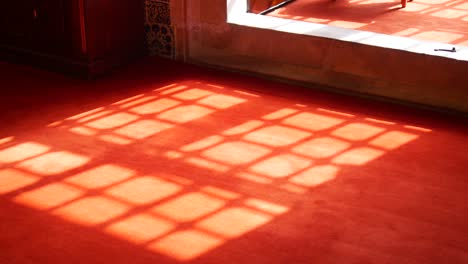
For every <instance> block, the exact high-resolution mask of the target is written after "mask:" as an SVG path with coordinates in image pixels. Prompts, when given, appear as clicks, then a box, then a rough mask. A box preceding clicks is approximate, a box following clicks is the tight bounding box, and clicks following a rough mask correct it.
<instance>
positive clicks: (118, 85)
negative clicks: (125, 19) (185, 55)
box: [0, 58, 468, 264]
mask: <svg viewBox="0 0 468 264" xmlns="http://www.w3.org/2000/svg"><path fill="white" fill-rule="evenodd" d="M0 69H1V72H2V75H3V77H2V87H3V89H2V96H1V108H0V110H1V111H2V119H1V124H0V127H1V130H0V262H1V263H8V264H13V263H15V264H16V263H18V264H24V263H34V264H42V263H117V264H120V263H122V264H123V263H204V264H206V263H265V264H266V263H379V264H380V263H437V264H439V263H467V262H468V225H467V224H466V223H468V205H467V204H466V201H467V200H468V192H467V191H466V190H467V189H468V178H467V175H468V173H467V172H468V169H467V167H466V161H467V156H466V150H465V148H466V147H465V146H466V145H467V136H466V135H467V132H468V131H467V129H468V127H466V125H464V124H466V120H464V119H461V118H455V117H448V116H443V115H440V114H434V113H432V112H425V111H422V110H412V109H408V108H405V107H402V106H395V105H390V104H383V103H377V102H372V101H368V100H364V99H356V98H349V97H345V96H338V95H332V94H327V93H323V92H317V91H314V90H310V89H305V88H299V87H293V86H288V85H284V84H278V83H274V82H270V81H265V80H260V79H256V78H251V77H245V76H240V75H237V74H230V73H223V72H218V71H215V70H207V69H202V68H198V67H194V66H187V65H182V64H179V63H176V62H170V61H165V60H159V59H155V58H148V59H145V60H143V61H141V62H139V63H137V64H135V65H132V66H131V67H129V68H128V69H126V70H121V71H119V72H117V73H115V74H112V75H110V76H107V77H106V78H103V79H101V80H97V81H92V82H85V81H78V80H71V79H68V78H66V77H62V76H59V75H56V74H53V73H46V72H42V71H38V70H33V69H30V68H27V67H22V66H16V65H10V64H6V63H3V64H0Z"/></svg>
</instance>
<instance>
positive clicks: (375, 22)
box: [270, 0, 468, 46]
mask: <svg viewBox="0 0 468 264" xmlns="http://www.w3.org/2000/svg"><path fill="white" fill-rule="evenodd" d="M270 15H272V16H278V17H283V18H289V19H296V20H303V21H309V22H313V23H321V24H327V25H332V26H338V27H343V28H350V29H358V30H364V31H371V32H376V33H383V34H388V35H395V36H403V37H409V38H415V39H419V40H429V41H437V42H443V43H451V44H456V45H461V46H468V1H467V0H414V1H413V2H408V4H407V5H406V8H403V9H402V8H401V2H400V1H397V0H296V1H295V2H293V3H292V4H289V5H287V6H285V7H283V8H280V9H278V10H276V11H275V12H273V13H270Z"/></svg>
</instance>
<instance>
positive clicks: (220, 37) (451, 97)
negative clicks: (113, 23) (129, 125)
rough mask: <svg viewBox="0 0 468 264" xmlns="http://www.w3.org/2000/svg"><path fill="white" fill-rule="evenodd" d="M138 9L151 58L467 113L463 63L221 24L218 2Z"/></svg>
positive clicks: (153, 1) (466, 65)
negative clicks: (143, 15)
mask: <svg viewBox="0 0 468 264" xmlns="http://www.w3.org/2000/svg"><path fill="white" fill-rule="evenodd" d="M229 1H230V3H231V2H233V0H229ZM146 5H147V9H146V13H147V15H146V17H147V21H146V25H145V28H146V30H147V44H148V49H149V50H150V52H151V54H156V55H162V56H166V57H171V58H175V59H179V60H183V61H187V62H191V63H197V64H206V65H212V66H216V67H222V68H228V69H233V70H239V71H244V72H250V73H256V74H261V75H266V76H271V77H274V78H282V79H286V80H292V81H295V82H301V83H304V84H306V85H307V84H314V83H315V84H316V83H318V84H322V85H326V86H328V87H333V88H331V89H332V90H336V91H345V92H350V93H360V94H367V95H372V96H379V97H386V98H389V99H396V100H399V101H406V102H411V103H416V104H422V105H428V106H435V107H438V108H442V109H449V110H457V111H462V112H465V113H468V104H466V102H467V101H468V92H467V91H466V87H467V83H468V74H466V72H468V61H460V60H455V59H450V58H444V57H436V56H429V55H427V54H421V53H414V52H410V51H405V50H398V49H388V48H382V47H374V46H369V45H363V44H360V43H354V42H350V41H341V40H337V39H330V38H323V37H314V36H309V35H304V34H291V33H286V32H281V31H278V30H271V29H264V28H255V27H246V26H242V25H236V24H231V23H227V22H226V21H227V11H226V0H146Z"/></svg>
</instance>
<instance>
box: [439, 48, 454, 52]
mask: <svg viewBox="0 0 468 264" xmlns="http://www.w3.org/2000/svg"><path fill="white" fill-rule="evenodd" d="M434 51H448V52H457V50H456V49H455V47H453V48H452V49H434Z"/></svg>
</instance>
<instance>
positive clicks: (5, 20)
mask: <svg viewBox="0 0 468 264" xmlns="http://www.w3.org/2000/svg"><path fill="white" fill-rule="evenodd" d="M0 12H1V15H0V36H1V38H0V56H1V58H2V59H5V60H9V61H13V62H20V63H28V64H33V65H37V66H40V67H43V68H48V69H52V70H57V71H62V72H67V73H70V74H73V75H77V76H84V77H94V76H96V75H100V74H102V73H105V72H108V71H109V70H111V69H112V68H114V67H116V66H119V65H121V64H124V63H127V62H128V61H130V60H132V59H134V58H136V57H138V56H141V55H142V54H143V46H144V35H143V14H144V13H143V12H144V10H143V1H142V0H114V1H111V0H14V1H10V0H8V1H7V0H6V1H2V3H1V4H0Z"/></svg>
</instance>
